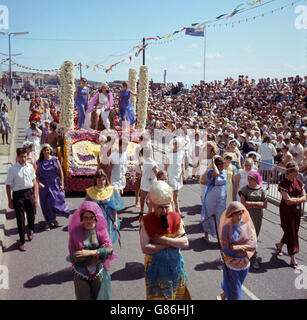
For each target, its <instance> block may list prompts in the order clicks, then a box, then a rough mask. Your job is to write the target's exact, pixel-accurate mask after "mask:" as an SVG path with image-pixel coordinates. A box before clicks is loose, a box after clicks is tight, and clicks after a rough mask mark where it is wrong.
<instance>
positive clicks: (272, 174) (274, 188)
mask: <svg viewBox="0 0 307 320" xmlns="http://www.w3.org/2000/svg"><path fill="white" fill-rule="evenodd" d="M258 163H259V168H258V170H259V172H260V173H261V174H262V179H263V181H262V183H263V188H264V189H265V190H266V194H267V197H268V198H271V199H272V200H274V201H275V202H280V200H281V194H280V192H279V191H278V185H279V183H280V182H281V181H282V180H283V179H284V178H285V176H286V168H285V167H281V166H278V165H276V164H273V165H269V164H267V163H265V162H262V161H259V162H258ZM261 164H263V165H264V167H267V168H268V167H269V166H271V167H272V170H270V171H269V170H264V171H260V168H261ZM299 178H300V179H301V180H302V181H303V182H304V183H307V182H305V181H304V180H303V177H302V175H300V177H299ZM302 216H304V217H307V205H306V202H304V203H303V204H302Z"/></svg>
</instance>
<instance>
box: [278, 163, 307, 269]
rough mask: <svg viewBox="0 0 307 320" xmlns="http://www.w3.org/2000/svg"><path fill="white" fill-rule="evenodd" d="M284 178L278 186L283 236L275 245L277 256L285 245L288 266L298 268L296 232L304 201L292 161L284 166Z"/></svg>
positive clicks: (304, 197)
mask: <svg viewBox="0 0 307 320" xmlns="http://www.w3.org/2000/svg"><path fill="white" fill-rule="evenodd" d="M286 170H287V174H286V178H285V179H284V180H283V181H281V182H280V184H279V185H278V191H279V192H280V193H281V196H282V198H281V202H280V207H279V213H280V222H281V227H282V230H283V232H284V235H283V237H282V239H281V240H280V242H279V243H276V244H275V246H276V249H277V254H278V255H282V247H283V245H284V244H286V245H287V249H288V254H289V256H290V259H291V260H290V266H291V267H292V268H294V269H296V268H297V267H298V265H297V262H296V259H295V256H294V255H295V254H297V253H299V243H298V231H299V228H300V221H301V210H302V208H301V206H302V203H303V202H305V201H306V193H305V189H304V183H303V182H302V180H300V179H299V178H298V171H299V169H298V166H297V164H296V163H295V162H294V161H291V162H289V163H288V164H287V165H286Z"/></svg>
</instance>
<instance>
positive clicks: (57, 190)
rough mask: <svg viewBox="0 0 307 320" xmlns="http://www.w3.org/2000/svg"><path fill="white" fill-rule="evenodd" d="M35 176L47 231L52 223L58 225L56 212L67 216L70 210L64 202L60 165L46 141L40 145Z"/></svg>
mask: <svg viewBox="0 0 307 320" xmlns="http://www.w3.org/2000/svg"><path fill="white" fill-rule="evenodd" d="M36 176H37V182H38V185H39V197H40V202H41V208H42V212H43V215H44V218H45V221H46V225H45V230H46V231H49V230H50V227H51V226H52V225H53V226H54V227H56V226H58V225H59V223H58V221H57V220H56V214H57V213H63V214H64V215H66V216H67V217H68V216H69V214H70V210H69V208H68V206H67V204H66V202H65V193H64V175H63V170H62V167H61V165H60V162H59V160H58V159H57V157H53V156H52V148H51V146H50V145H49V144H47V143H46V144H44V145H42V148H41V152H40V155H39V159H38V161H37V173H36Z"/></svg>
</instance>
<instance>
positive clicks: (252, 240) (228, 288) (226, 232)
mask: <svg viewBox="0 0 307 320" xmlns="http://www.w3.org/2000/svg"><path fill="white" fill-rule="evenodd" d="M219 238H220V243H221V250H222V254H223V260H224V262H223V282H222V289H223V292H222V293H221V295H220V296H218V298H219V299H222V300H225V299H227V300H242V299H243V297H242V285H243V282H244V280H245V278H246V276H247V274H248V271H249V267H250V258H251V257H252V256H253V255H254V253H255V250H256V248H257V236H256V231H255V227H254V224H253V222H252V219H251V218H250V215H249V213H248V211H247V210H246V208H245V206H244V205H243V204H241V203H240V202H238V201H233V202H231V203H230V204H229V206H228V207H227V209H226V210H225V211H224V212H223V214H222V216H221V219H220V226H219Z"/></svg>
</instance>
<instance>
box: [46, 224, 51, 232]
mask: <svg viewBox="0 0 307 320" xmlns="http://www.w3.org/2000/svg"><path fill="white" fill-rule="evenodd" d="M45 231H50V224H48V223H47V224H46V225H45Z"/></svg>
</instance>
